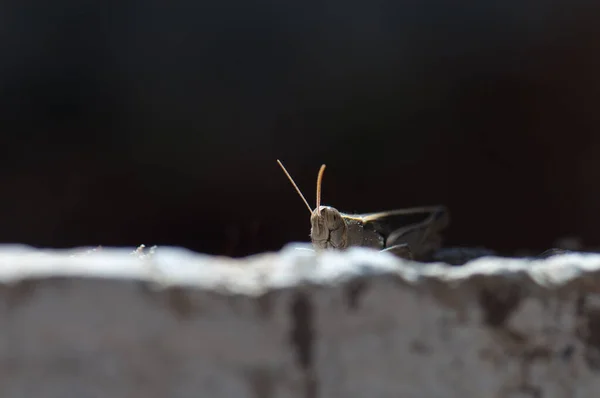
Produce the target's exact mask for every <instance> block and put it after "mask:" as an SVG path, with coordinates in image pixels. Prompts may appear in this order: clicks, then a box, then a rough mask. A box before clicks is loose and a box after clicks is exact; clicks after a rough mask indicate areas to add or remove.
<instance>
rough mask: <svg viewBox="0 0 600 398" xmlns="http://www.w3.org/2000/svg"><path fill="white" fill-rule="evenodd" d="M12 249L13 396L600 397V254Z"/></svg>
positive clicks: (9, 364) (3, 277) (5, 387)
mask: <svg viewBox="0 0 600 398" xmlns="http://www.w3.org/2000/svg"><path fill="white" fill-rule="evenodd" d="M305 249H306V247H305V246H302V245H290V246H288V247H286V248H284V249H283V250H282V251H281V252H280V253H267V254H262V255H256V256H253V257H249V258H246V259H235V260H234V259H229V258H222V257H211V256H206V255H199V254H196V253H192V252H189V251H186V250H183V249H178V248H170V247H164V248H157V249H156V250H148V249H145V250H138V251H133V249H110V248H101V249H98V250H89V251H86V250H84V249H78V250H71V251H49V250H43V251H41V250H35V249H33V248H29V247H25V246H5V247H0V281H1V282H2V285H1V286H0V302H1V303H2V306H1V310H0V311H1V312H0V367H1V370H0V397H2V398H15V397H19V398H21V397H27V398H35V397H56V398H64V397H103V398H104V397H110V398H125V397H127V398H133V397H140V398H141V397H143V398H153V397H161V398H162V397H173V398H187V397H190V398H192V397H194V398H198V397H203V398H204V397H207V398H208V397H214V398H221V397H227V398H231V397H240V398H246V397H247V398H276V397H286V398H287V397H290V398H294V397H298V398H317V397H323V398H338V397H365V398H387V397H396V398H397V397H401V398H413V397H414V398H428V397H432V398H433V397H440V398H471V397H473V398H482V397H493V398H500V397H502V398H504V397H506V398H509V397H510V398H521V397H532V398H533V397H544V398H565V397H596V396H600V395H599V394H600V377H599V375H600V295H599V291H600V289H599V286H600V285H599V275H600V273H599V270H600V256H598V255H592V254H586V255H584V254H564V255H558V256H554V257H550V258H548V259H542V260H532V259H527V260H525V259H522V260H521V259H502V258H495V257H485V258H480V259H477V260H474V261H471V262H469V263H467V264H466V265H464V266H462V267H449V266H445V265H444V264H441V263H434V264H428V265H423V264H417V263H411V262H406V261H402V260H400V259H397V258H395V257H393V256H392V255H389V254H384V253H378V252H375V251H372V250H369V249H358V248H357V249H352V250H350V251H347V252H343V253H342V252H325V253H321V254H316V253H314V252H312V251H310V250H305Z"/></svg>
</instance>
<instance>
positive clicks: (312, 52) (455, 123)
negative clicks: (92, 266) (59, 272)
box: [0, 0, 600, 256]
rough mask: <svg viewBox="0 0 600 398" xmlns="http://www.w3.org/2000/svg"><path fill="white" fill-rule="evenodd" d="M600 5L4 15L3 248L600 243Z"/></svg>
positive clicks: (65, 9)
mask: <svg viewBox="0 0 600 398" xmlns="http://www.w3.org/2000/svg"><path fill="white" fill-rule="evenodd" d="M599 21H600V3H597V4H595V3H594V2H586V1H582V0H576V1H574V2H567V1H566V0H563V1H535V0H525V1H515V0H509V1H504V2H492V1H485V2H481V1H460V2H447V1H442V0H426V1H404V2H399V1H393V0H375V1H370V2H358V1H350V2H348V1H341V0H337V1H335V0H332V1H326V2H311V1H305V2H298V1H296V2H262V1H253V2H242V1H232V0H224V1H222V2H214V3H212V2H211V3H205V2H192V1H185V0H176V1H173V2H170V3H165V2H158V1H152V0H151V1H144V2H141V1H128V0H122V1H119V2H116V1H114V2H111V1H109V2H94V1H85V0H84V1H81V0H78V1H74V0H58V1H55V2H52V3H51V4H50V3H48V5H46V4H45V3H44V4H42V3H41V2H32V1H20V2H15V1H13V2H11V1H9V2H3V3H1V4H0V49H1V54H2V58H1V59H0V137H1V141H0V143H1V145H0V151H1V152H0V162H1V163H0V164H1V167H0V242H1V243H15V242H16V243H26V244H31V245H35V246H38V247H73V246H82V245H84V246H97V245H102V246H137V245H139V244H145V245H146V246H151V245H178V246H184V247H187V248H190V249H193V250H196V251H201V252H206V253H212V254H225V255H230V256H244V255H248V254H252V253H257V252H261V251H265V250H277V249H279V248H281V247H282V246H283V245H284V244H286V243H287V242H289V241H308V239H309V236H308V235H309V230H310V225H309V213H308V210H307V209H306V207H305V206H304V204H303V203H302V202H301V200H300V198H299V197H298V196H297V194H296V193H295V191H294V189H293V187H292V186H291V185H290V183H289V182H288V181H287V179H286V177H285V175H284V174H283V173H282V171H281V169H280V168H279V167H278V165H277V163H276V159H281V160H282V161H283V163H284V164H285V165H286V167H287V168H288V170H289V172H290V173H291V174H292V176H293V177H294V178H295V180H296V182H297V183H298V185H299V186H300V188H301V189H302V190H303V191H304V193H305V195H306V196H307V199H308V200H309V201H310V202H311V203H312V204H313V206H314V196H315V182H316V176H317V171H318V169H319V166H320V165H321V164H322V163H326V164H327V171H326V173H325V177H324V182H323V183H324V185H323V202H324V204H328V205H332V206H334V207H337V208H338V209H339V210H341V211H345V212H372V211H381V210H390V209H395V208H401V207H411V206H419V205H426V204H427V205H429V204H445V205H447V206H448V207H449V209H450V211H451V216H452V224H451V227H450V228H449V229H448V230H447V244H448V245H453V246H485V247H488V248H491V249H496V250H500V251H506V252H511V251H515V250H519V249H532V250H538V249H539V250H544V249H546V248H549V247H551V246H552V245H554V242H555V241H556V239H558V238H561V237H564V236H576V237H579V238H581V239H582V240H583V242H585V244H586V245H590V246H594V245H600V237H599V236H598V233H597V232H596V229H597V225H598V224H599V222H600V186H599V185H598V182H599V181H600V178H599V177H600V156H599V154H600V133H599V132H600V130H599V128H600V111H599V109H598V107H599V105H600V73H599V71H600V22H599Z"/></svg>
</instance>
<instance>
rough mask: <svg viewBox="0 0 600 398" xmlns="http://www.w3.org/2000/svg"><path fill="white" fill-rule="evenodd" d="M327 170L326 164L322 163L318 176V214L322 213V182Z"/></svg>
mask: <svg viewBox="0 0 600 398" xmlns="http://www.w3.org/2000/svg"><path fill="white" fill-rule="evenodd" d="M324 172H325V165H324V164H322V165H321V168H320V169H319V176H318V177H317V209H316V210H317V214H321V182H322V181H323V173H324Z"/></svg>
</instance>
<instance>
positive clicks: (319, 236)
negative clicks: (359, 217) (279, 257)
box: [277, 160, 348, 249]
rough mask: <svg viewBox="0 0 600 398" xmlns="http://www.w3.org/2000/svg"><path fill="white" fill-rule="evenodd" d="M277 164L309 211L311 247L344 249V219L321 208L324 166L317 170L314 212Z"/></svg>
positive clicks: (346, 228) (326, 208)
mask: <svg viewBox="0 0 600 398" xmlns="http://www.w3.org/2000/svg"><path fill="white" fill-rule="evenodd" d="M277 163H279V166H281V168H282V169H283V172H284V173H285V174H286V175H287V177H288V178H289V180H290V182H291V183H292V185H293V186H294V188H296V191H297V192H298V195H300V197H301V198H302V200H303V201H304V204H306V207H308V210H309V211H310V239H311V241H312V243H313V246H314V247H316V248H317V249H327V248H333V249H343V248H345V247H346V246H347V245H348V227H347V225H346V221H345V220H344V217H342V214H341V213H340V212H339V211H338V210H337V209H335V208H333V207H330V206H321V181H322V180H323V172H324V171H325V165H322V166H321V169H320V170H319V176H318V177H317V206H316V207H315V210H312V209H311V208H310V205H309V204H308V202H307V201H306V198H305V197H304V195H302V192H300V189H299V188H298V186H297V185H296V183H295V182H294V180H293V178H292V176H290V174H289V173H288V172H287V170H286V169H285V167H283V164H281V162H280V161H279V160H278V161H277Z"/></svg>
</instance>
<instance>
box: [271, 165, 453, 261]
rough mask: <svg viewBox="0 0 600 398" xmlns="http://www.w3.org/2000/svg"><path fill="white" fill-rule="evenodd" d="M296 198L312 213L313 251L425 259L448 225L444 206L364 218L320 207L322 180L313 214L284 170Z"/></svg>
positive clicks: (389, 212)
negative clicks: (362, 250)
mask: <svg viewBox="0 0 600 398" xmlns="http://www.w3.org/2000/svg"><path fill="white" fill-rule="evenodd" d="M278 163H279V165H280V166H281V167H282V169H283V171H284V172H285V173H286V175H287V176H288V178H289V179H290V181H291V182H292V184H293V185H294V187H295V188H296V190H297V191H298V194H300V196H301V197H302V199H303V200H304V202H305V203H306V206H307V207H308V208H309V210H310V212H311V217H310V223H311V231H310V237H311V241H312V244H313V246H314V247H315V248H316V249H339V250H342V249H346V248H348V247H351V246H364V247H372V248H375V249H379V250H382V251H389V252H391V253H393V254H396V255H397V256H400V257H404V258H411V259H413V258H414V259H424V258H426V257H427V256H428V255H430V254H431V253H432V252H433V251H435V250H437V249H438V248H440V246H441V235H440V231H441V230H442V229H444V228H445V227H446V226H447V225H448V223H449V215H448V211H447V209H446V208H445V207H444V206H429V207H415V208H409V209H401V210H392V211H384V212H379V213H367V214H345V213H341V212H340V211H338V210H337V209H335V208H333V207H330V206H321V205H320V202H321V180H322V178H323V172H324V170H325V165H323V166H321V170H320V171H319V177H318V179H317V206H316V208H315V209H314V210H312V209H311V208H310V205H308V202H307V201H306V199H305V198H304V196H303V195H302V193H301V192H300V190H299V189H298V187H297V186H296V184H295V183H294V180H293V179H292V177H291V176H290V175H289V174H288V172H287V171H286V170H285V168H284V167H283V165H282V164H281V162H279V161H278Z"/></svg>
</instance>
